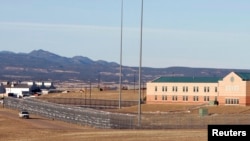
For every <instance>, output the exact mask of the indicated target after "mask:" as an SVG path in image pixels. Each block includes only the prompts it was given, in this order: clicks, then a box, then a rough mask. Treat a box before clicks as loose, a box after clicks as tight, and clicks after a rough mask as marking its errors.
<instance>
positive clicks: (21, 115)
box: [19, 111, 30, 119]
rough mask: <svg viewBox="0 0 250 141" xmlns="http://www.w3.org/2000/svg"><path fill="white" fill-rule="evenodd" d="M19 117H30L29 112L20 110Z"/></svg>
mask: <svg viewBox="0 0 250 141" xmlns="http://www.w3.org/2000/svg"><path fill="white" fill-rule="evenodd" d="M19 118H26V119H28V118H30V116H29V112H28V111H20V112H19Z"/></svg>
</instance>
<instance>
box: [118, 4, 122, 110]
mask: <svg viewBox="0 0 250 141" xmlns="http://www.w3.org/2000/svg"><path fill="white" fill-rule="evenodd" d="M122 28H123V0H122V1H121V44H120V81H119V83H120V86H119V93H120V94H119V109H120V108H121V99H122Z"/></svg>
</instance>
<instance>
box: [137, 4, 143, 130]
mask: <svg viewBox="0 0 250 141" xmlns="http://www.w3.org/2000/svg"><path fill="white" fill-rule="evenodd" d="M142 23H143V0H141V39H140V63H139V64H140V66H139V96H138V126H141V66H142Z"/></svg>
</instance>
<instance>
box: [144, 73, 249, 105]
mask: <svg viewBox="0 0 250 141" xmlns="http://www.w3.org/2000/svg"><path fill="white" fill-rule="evenodd" d="M146 100H147V103H183V104H211V103H214V102H216V104H222V105H245V106H246V105H250V73H245V72H231V73H229V74H228V75H226V76H225V77H222V78H220V77H177V76H176V77H175V76H172V77H160V78H157V79H155V80H153V81H151V82H148V83H147V98H146Z"/></svg>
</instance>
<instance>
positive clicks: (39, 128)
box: [0, 105, 207, 141]
mask: <svg viewBox="0 0 250 141" xmlns="http://www.w3.org/2000/svg"><path fill="white" fill-rule="evenodd" d="M0 106H1V105H0ZM45 140H46V141H52V140H53V141H72V140H74V141H99V140H102V141H117V140H119V141H135V140H136V141H152V140H157V141H180V140H182V141H190V140H191V141H206V140H207V130H206V129H204V130H200V129H199V130H186V129H185V130H184V129H182V130H176V129H175V130H119V129H118V130H114V129H95V128H92V127H83V126H79V125H74V124H70V123H65V122H61V121H56V120H51V119H47V118H44V117H40V116H36V115H31V116H30V119H20V118H19V117H18V111H15V110H10V109H6V108H3V107H2V106H1V108H0V141H45Z"/></svg>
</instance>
